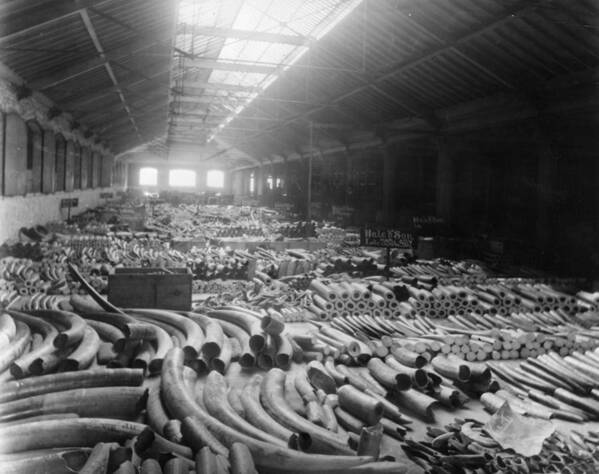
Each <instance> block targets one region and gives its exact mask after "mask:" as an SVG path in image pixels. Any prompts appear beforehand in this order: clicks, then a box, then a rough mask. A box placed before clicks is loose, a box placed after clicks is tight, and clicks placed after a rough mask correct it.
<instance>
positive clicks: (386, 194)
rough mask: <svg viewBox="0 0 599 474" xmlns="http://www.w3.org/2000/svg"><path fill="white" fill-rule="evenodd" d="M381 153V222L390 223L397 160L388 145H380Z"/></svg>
mask: <svg viewBox="0 0 599 474" xmlns="http://www.w3.org/2000/svg"><path fill="white" fill-rule="evenodd" d="M381 153H382V154H383V223H384V224H390V223H391V222H392V221H393V214H394V212H395V188H396V186H395V184H396V172H397V160H396V159H395V156H394V153H393V150H392V149H391V147H390V146H389V145H383V146H382V147H381Z"/></svg>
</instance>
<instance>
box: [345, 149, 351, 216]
mask: <svg viewBox="0 0 599 474" xmlns="http://www.w3.org/2000/svg"><path fill="white" fill-rule="evenodd" d="M344 153H345V174H344V204H345V205H346V206H349V196H350V185H351V169H352V160H351V155H350V153H349V150H348V149H347V148H346V149H345V152H344Z"/></svg>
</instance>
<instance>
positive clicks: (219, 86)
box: [182, 81, 260, 92]
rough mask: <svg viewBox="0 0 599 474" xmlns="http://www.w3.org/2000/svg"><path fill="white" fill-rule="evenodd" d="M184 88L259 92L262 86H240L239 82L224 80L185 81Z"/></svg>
mask: <svg viewBox="0 0 599 474" xmlns="http://www.w3.org/2000/svg"><path fill="white" fill-rule="evenodd" d="M182 87H183V89H185V88H187V87H191V88H196V89H209V90H217V91H231V92H258V91H260V88H258V87H252V86H240V85H238V84H226V83H224V82H201V81H195V82H191V81H190V82H183V85H182Z"/></svg>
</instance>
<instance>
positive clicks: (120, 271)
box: [108, 268, 192, 311]
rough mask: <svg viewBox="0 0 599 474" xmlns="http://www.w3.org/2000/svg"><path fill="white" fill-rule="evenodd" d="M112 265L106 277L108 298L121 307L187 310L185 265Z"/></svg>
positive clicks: (188, 293)
mask: <svg viewBox="0 0 599 474" xmlns="http://www.w3.org/2000/svg"><path fill="white" fill-rule="evenodd" d="M168 271H169V272H171V273H168V272H165V270H164V269H161V268H116V269H115V273H114V274H113V275H109V276H108V301H110V302H111V303H112V304H114V305H115V306H119V307H121V308H160V309H174V310H181V311H189V310H191V278H192V275H191V273H190V272H189V269H188V268H168Z"/></svg>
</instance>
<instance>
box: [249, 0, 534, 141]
mask: <svg viewBox="0 0 599 474" xmlns="http://www.w3.org/2000/svg"><path fill="white" fill-rule="evenodd" d="M535 5H536V3H532V4H531V2H530V1H528V0H520V1H519V2H518V3H517V4H515V5H513V6H511V7H510V8H509V9H506V10H504V13H503V14H502V15H500V16H498V17H497V18H494V19H492V20H490V21H489V22H487V23H486V24H483V25H482V26H480V27H479V28H477V29H476V30H474V31H472V32H471V33H468V34H466V35H464V36H462V37H459V38H455V39H453V40H452V41H451V43H450V44H443V45H440V46H438V47H435V48H432V49H430V50H427V51H425V52H424V53H420V54H418V55H417V56H414V57H412V58H411V59H408V60H404V61H401V62H399V63H397V64H395V65H393V66H391V67H390V68H389V69H387V71H386V72H383V73H382V74H381V75H379V76H377V77H375V78H374V79H372V80H371V81H370V82H368V83H366V84H362V85H360V86H357V87H355V88H353V89H351V90H349V91H347V92H345V93H343V94H340V95H338V96H337V97H335V98H333V99H332V101H331V104H328V105H326V106H319V107H314V108H311V109H310V110H307V111H305V112H301V113H299V114H297V115H295V116H293V117H290V118H289V119H286V120H283V121H281V122H279V123H278V124H277V125H274V126H272V127H270V128H268V129H264V130H263V131H261V132H259V133H257V134H256V135H255V136H254V137H244V138H243V139H242V140H241V141H242V142H243V141H246V140H248V139H251V138H257V137H259V136H260V135H262V134H264V133H272V132H273V131H275V130H278V129H280V128H282V127H285V126H286V125H289V124H291V123H293V122H296V121H297V120H300V119H302V118H304V117H309V116H310V115H311V114H314V113H316V112H319V111H321V110H324V109H326V107H330V106H331V105H333V104H336V103H339V102H340V101H342V100H344V99H346V98H348V97H351V96H352V95H354V94H356V93H358V92H362V91H365V90H368V89H369V88H371V87H372V85H373V84H378V83H380V82H382V81H384V80H387V79H389V78H390V77H392V76H395V75H397V74H399V73H401V72H403V71H405V70H408V69H411V68H412V67H414V66H416V65H418V64H421V63H423V62H425V61H428V60H430V59H431V58H433V57H435V56H437V55H439V54H441V53H443V52H445V51H448V50H451V49H453V48H454V47H455V45H457V44H460V43H464V42H466V41H469V40H471V39H472V38H476V37H477V36H480V35H481V34H483V33H485V32H486V31H489V30H490V29H492V28H495V27H497V26H498V25H500V24H502V23H505V22H508V21H511V20H512V19H513V18H515V17H516V16H515V13H519V12H520V13H521V12H522V11H525V10H528V9H530V8H532V7H533V6H535ZM427 115H428V114H427Z"/></svg>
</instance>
